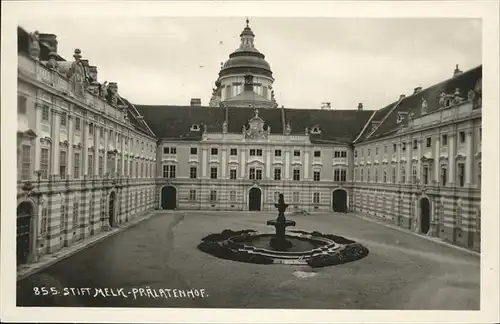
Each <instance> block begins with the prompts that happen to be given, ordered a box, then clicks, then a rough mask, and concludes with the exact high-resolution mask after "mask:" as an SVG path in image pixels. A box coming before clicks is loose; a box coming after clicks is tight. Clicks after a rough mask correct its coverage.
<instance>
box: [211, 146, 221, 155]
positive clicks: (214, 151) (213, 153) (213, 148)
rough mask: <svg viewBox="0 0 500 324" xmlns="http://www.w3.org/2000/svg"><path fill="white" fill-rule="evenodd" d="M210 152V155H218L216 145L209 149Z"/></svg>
mask: <svg viewBox="0 0 500 324" xmlns="http://www.w3.org/2000/svg"><path fill="white" fill-rule="evenodd" d="M210 154H211V155H218V154H219V149H217V148H216V147H212V149H211V150H210Z"/></svg>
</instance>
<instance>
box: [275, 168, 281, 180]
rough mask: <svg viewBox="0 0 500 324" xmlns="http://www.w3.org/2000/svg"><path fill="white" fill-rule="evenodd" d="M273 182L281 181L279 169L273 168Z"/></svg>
mask: <svg viewBox="0 0 500 324" xmlns="http://www.w3.org/2000/svg"><path fill="white" fill-rule="evenodd" d="M274 180H281V168H274Z"/></svg>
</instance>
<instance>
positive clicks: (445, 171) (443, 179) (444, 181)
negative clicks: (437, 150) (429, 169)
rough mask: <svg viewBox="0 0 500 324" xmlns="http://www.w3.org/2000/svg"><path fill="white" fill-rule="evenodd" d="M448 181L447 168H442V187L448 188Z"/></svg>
mask: <svg viewBox="0 0 500 324" xmlns="http://www.w3.org/2000/svg"><path fill="white" fill-rule="evenodd" d="M447 180H448V177H447V170H446V167H441V186H443V187H444V186H446V181H447Z"/></svg>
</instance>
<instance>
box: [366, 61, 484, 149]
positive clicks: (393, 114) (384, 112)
mask: <svg viewBox="0 0 500 324" xmlns="http://www.w3.org/2000/svg"><path fill="white" fill-rule="evenodd" d="M481 77H482V65H480V66H477V67H475V68H473V69H471V70H468V71H466V72H463V73H461V74H459V75H457V76H454V77H453V78H450V79H447V80H444V81H442V82H440V83H437V84H435V85H432V86H430V87H428V88H426V89H424V90H421V91H420V92H417V93H415V94H412V95H410V96H407V97H405V98H403V99H402V100H401V101H400V102H399V101H398V102H394V103H391V104H390V105H388V106H387V107H384V108H382V109H380V110H378V112H377V113H376V115H375V116H374V118H373V121H381V122H382V123H381V124H380V125H379V126H378V127H377V128H376V130H375V131H374V132H371V128H370V127H368V128H367V131H366V132H365V134H363V135H364V136H362V137H360V139H359V140H358V142H362V141H368V140H373V139H378V138H382V137H384V136H389V135H392V134H394V133H396V132H397V131H398V130H399V128H400V124H399V123H398V122H397V119H398V115H399V114H401V113H403V114H413V119H415V118H418V117H420V116H421V115H422V109H421V106H422V100H423V99H425V100H426V101H427V113H430V112H433V111H436V110H439V109H440V104H439V99H440V95H441V94H442V93H445V94H448V95H452V94H453V93H454V92H455V90H456V89H459V91H460V96H461V97H462V98H465V99H467V93H468V92H469V90H474V89H475V87H476V84H477V83H478V82H481V81H480V80H481ZM405 122H407V120H406V118H405Z"/></svg>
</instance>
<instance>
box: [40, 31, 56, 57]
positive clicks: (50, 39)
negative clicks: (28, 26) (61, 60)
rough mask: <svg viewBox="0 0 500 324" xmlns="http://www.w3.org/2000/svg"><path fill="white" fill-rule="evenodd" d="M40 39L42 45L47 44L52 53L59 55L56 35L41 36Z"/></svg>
mask: <svg viewBox="0 0 500 324" xmlns="http://www.w3.org/2000/svg"><path fill="white" fill-rule="evenodd" d="M38 37H39V38H38V39H39V40H40V42H41V43H44V44H46V45H47V46H48V47H49V48H50V52H54V53H57V36H56V35H54V34H39V35H38Z"/></svg>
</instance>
